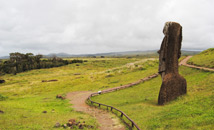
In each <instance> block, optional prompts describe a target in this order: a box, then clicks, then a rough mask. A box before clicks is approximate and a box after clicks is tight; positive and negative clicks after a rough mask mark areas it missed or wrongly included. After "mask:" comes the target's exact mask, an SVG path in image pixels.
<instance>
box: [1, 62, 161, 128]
mask: <svg viewBox="0 0 214 130" xmlns="http://www.w3.org/2000/svg"><path fill="white" fill-rule="evenodd" d="M87 60H88V61H89V62H86V63H84V64H79V66H76V64H71V65H68V66H63V67H58V68H51V69H40V70H33V71H29V72H24V73H19V74H17V75H5V76H3V77H2V78H3V79H5V80H6V83H4V84H1V86H0V94H1V95H3V96H7V97H9V98H8V99H7V100H5V101H0V110H3V111H4V112H5V113H4V114H0V129H1V130H16V129H22V130H32V129H52V128H53V126H54V124H55V123H56V122H59V123H66V122H67V120H68V119H71V118H76V119H77V120H80V121H83V120H84V121H86V123H87V124H89V125H94V124H96V121H95V119H94V118H93V117H91V116H89V115H86V114H83V113H79V112H75V111H73V110H72V108H70V107H69V106H70V105H69V104H68V101H66V100H64V101H62V100H60V99H56V98H55V96H56V95H57V94H66V93H67V92H71V91H83V90H84V91H86V90H91V91H98V90H102V89H105V88H109V87H115V86H118V85H121V84H127V83H130V82H133V81H136V80H138V79H140V78H143V77H145V76H148V75H150V74H152V73H155V72H156V69H154V68H153V66H154V65H157V62H154V61H148V62H146V63H137V64H136V65H126V64H127V63H130V62H135V61H137V60H139V59H125V58H120V59H116V58H112V59H111V58H104V59H98V58H96V59H87ZM142 65H143V66H142ZM115 67H116V68H115ZM111 68H114V69H111ZM136 77H138V78H137V79H136ZM50 79H57V80H58V81H57V82H41V81H42V80H50ZM53 109H54V111H53V112H52V110H53ZM42 111H47V113H46V114H44V113H42Z"/></svg>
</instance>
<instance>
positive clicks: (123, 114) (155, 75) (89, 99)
mask: <svg viewBox="0 0 214 130" xmlns="http://www.w3.org/2000/svg"><path fill="white" fill-rule="evenodd" d="M157 76H158V73H155V74H153V75H151V76H148V77H146V78H143V79H140V80H139V81H136V82H134V83H130V84H127V85H123V86H119V87H115V88H110V89H106V90H103V91H100V92H97V93H92V94H91V95H90V96H89V97H88V98H87V101H89V102H90V103H91V104H92V105H94V104H98V107H101V106H105V107H107V110H108V109H109V108H110V110H111V111H112V112H113V110H116V111H117V112H119V113H120V117H121V118H123V117H126V119H128V120H129V121H130V122H131V126H130V125H128V124H127V123H126V124H127V125H128V126H129V127H130V128H131V129H134V128H137V130H141V129H140V128H139V126H138V125H137V124H136V123H135V122H134V121H133V120H132V119H131V118H129V117H128V116H127V115H126V114H125V113H124V112H123V111H121V110H119V109H117V108H115V107H113V106H110V105H106V104H103V103H99V102H95V101H92V100H91V97H93V96H97V95H100V94H103V93H109V92H113V91H117V90H120V89H125V88H128V87H131V86H133V85H137V84H139V83H142V82H144V81H147V80H150V79H152V78H155V77H157Z"/></svg>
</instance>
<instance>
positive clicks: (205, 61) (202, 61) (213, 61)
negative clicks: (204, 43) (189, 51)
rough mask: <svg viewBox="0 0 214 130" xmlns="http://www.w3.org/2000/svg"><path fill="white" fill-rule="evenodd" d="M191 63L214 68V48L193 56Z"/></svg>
mask: <svg viewBox="0 0 214 130" xmlns="http://www.w3.org/2000/svg"><path fill="white" fill-rule="evenodd" d="M188 63H189V64H193V65H197V66H204V67H209V68H214V48H210V49H207V50H205V51H203V52H201V53H200V54H197V55H195V56H193V57H192V58H191V59H190V60H189V61H188Z"/></svg>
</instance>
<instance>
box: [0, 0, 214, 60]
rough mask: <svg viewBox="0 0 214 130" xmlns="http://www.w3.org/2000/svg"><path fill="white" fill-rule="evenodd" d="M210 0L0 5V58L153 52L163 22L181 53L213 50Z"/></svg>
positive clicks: (59, 0) (5, 0)
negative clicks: (173, 31)
mask: <svg viewBox="0 0 214 130" xmlns="http://www.w3.org/2000/svg"><path fill="white" fill-rule="evenodd" d="M213 7H214V0H0V56H5V55H9V53H11V52H21V53H27V52H32V53H34V54H49V53H61V52H63V53H69V54H93V53H103V52H121V51H135V50H156V49H159V48H160V45H161V42H162V39H163V37H164V35H163V33H162V30H163V27H164V24H165V22H167V21H174V22H178V23H180V24H181V26H182V27H183V42H182V48H185V49H196V50H201V49H207V48H211V47H214V13H213V12H214V8H213Z"/></svg>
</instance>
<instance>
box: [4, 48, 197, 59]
mask: <svg viewBox="0 0 214 130" xmlns="http://www.w3.org/2000/svg"><path fill="white" fill-rule="evenodd" d="M157 51H158V50H146V51H124V52H109V53H96V54H78V55H75V54H68V53H50V54H48V55H43V56H44V57H46V58H49V57H53V56H56V57H61V58H68V57H100V56H105V57H126V56H127V57H129V56H131V57H132V56H158V54H157ZM200 52H201V51H200V50H186V49H185V50H182V55H195V54H198V53H200ZM0 59H9V56H3V57H0Z"/></svg>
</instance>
